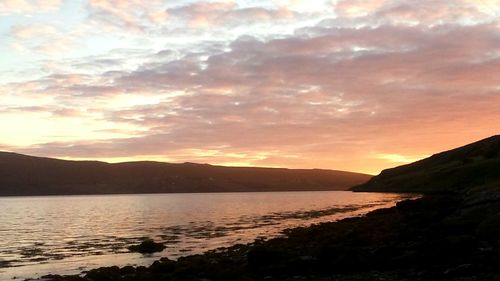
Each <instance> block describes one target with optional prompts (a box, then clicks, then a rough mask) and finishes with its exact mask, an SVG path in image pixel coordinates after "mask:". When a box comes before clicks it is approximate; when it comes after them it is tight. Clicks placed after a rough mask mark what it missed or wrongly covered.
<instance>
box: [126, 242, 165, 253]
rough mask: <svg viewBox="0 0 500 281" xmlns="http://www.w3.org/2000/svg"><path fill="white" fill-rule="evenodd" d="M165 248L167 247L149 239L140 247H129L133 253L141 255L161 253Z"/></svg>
mask: <svg viewBox="0 0 500 281" xmlns="http://www.w3.org/2000/svg"><path fill="white" fill-rule="evenodd" d="M165 248H167V247H166V246H165V245H163V244H161V243H156V242H155V241H153V240H151V239H148V240H144V241H142V242H141V244H139V245H132V246H130V247H128V249H129V250H130V251H131V252H138V253H141V254H150V253H155V252H161V251H163V250H164V249H165Z"/></svg>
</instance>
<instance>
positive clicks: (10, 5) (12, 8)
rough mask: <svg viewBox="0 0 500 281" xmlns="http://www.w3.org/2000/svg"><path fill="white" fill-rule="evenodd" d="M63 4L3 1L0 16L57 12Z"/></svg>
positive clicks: (38, 0) (52, 0)
mask: <svg viewBox="0 0 500 281" xmlns="http://www.w3.org/2000/svg"><path fill="white" fill-rule="evenodd" d="M62 4H63V1H62V0H3V1H1V2H0V15H1V14H7V15H9V14H19V13H45V12H51V11H57V10H58V9H60V8H61V6H62Z"/></svg>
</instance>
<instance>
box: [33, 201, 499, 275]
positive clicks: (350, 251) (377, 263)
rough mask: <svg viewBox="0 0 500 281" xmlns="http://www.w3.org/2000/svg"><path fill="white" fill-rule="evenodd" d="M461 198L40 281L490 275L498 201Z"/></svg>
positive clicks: (402, 205) (403, 205) (494, 270)
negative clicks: (146, 263)
mask: <svg viewBox="0 0 500 281" xmlns="http://www.w3.org/2000/svg"><path fill="white" fill-rule="evenodd" d="M465 201H466V200H465V199H464V198H462V197H459V196H456V195H453V194H449V195H443V194H441V195H426V196H424V197H422V198H419V199H413V200H405V201H401V202H399V203H397V204H396V206H394V207H391V208H383V209H378V210H375V211H372V212H370V213H368V214H366V215H364V216H361V217H353V218H346V219H342V220H339V221H336V222H325V223H320V224H317V225H312V226H309V227H299V228H294V229H290V230H287V231H286V232H285V233H286V235H287V236H286V237H284V238H283V237H280V238H272V239H269V240H265V241H255V242H254V243H251V244H247V245H234V246H232V247H228V248H224V249H219V250H214V251H209V252H207V253H205V254H201V255H192V256H187V257H181V258H179V259H178V260H177V261H173V260H169V259H167V258H162V259H159V260H157V261H155V262H154V263H153V264H152V265H150V266H148V267H145V266H138V267H132V266H125V267H122V268H119V267H116V266H115V267H103V268H97V269H93V270H90V271H88V272H87V273H85V274H84V275H81V276H78V275H73V276H60V275H47V276H44V277H43V278H45V279H43V280H56V281H88V280H94V281H100V280H111V281H115V280H117V281H118V280H389V281H391V280H394V281H395V280H409V281H413V280H415V281H416V280H478V281H479V280H496V278H500V270H499V269H498V262H497V261H498V260H500V243H497V238H496V236H495V235H496V234H497V232H498V231H497V230H496V229H494V228H490V227H486V226H485V223H486V224H487V223H490V224H492V223H496V221H493V222H491V221H490V222H489V220H491V218H490V215H491V212H490V211H488V210H491V208H492V204H494V206H497V205H498V204H497V202H493V203H491V202H490V203H487V204H483V205H482V206H475V207H474V210H472V211H471V210H469V209H467V208H468V207H467V206H466V204H464V202H465ZM499 229H500V228H499ZM495 231H497V232H495ZM27 280H30V279H27ZM31 280H36V279H31Z"/></svg>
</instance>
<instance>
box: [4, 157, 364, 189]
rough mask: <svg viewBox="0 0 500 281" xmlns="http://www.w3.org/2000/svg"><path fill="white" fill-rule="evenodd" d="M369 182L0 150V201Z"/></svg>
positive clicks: (320, 172)
mask: <svg viewBox="0 0 500 281" xmlns="http://www.w3.org/2000/svg"><path fill="white" fill-rule="evenodd" d="M370 177H371V175H366V174H361V173H354V172H347V171H337V170H325V169H287V168H268V167H226V166H216V165H210V164H197V163H190V162H185V163H179V164H177V163H166V162H157V161H132V162H120V163H107V162H102V161H94V160H84V161H78V160H61V159H56V158H49V157H37V156H30V155H24V154H19V153H15V152H3V151H0V196H16V195H83V194H130V193H132V194H134V193H182V192H243V191H245V192H249V191H259V192H260V191H309V190H311V191H316V190H347V189H348V188H349V187H351V186H353V185H355V184H359V183H362V182H365V181H366V180H368V179H369V178H370Z"/></svg>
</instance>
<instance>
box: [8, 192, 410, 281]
mask: <svg viewBox="0 0 500 281" xmlns="http://www.w3.org/2000/svg"><path fill="white" fill-rule="evenodd" d="M408 197H409V195H397V194H380V193H378V194H377V193H351V192H342V191H330V192H279V193H278V192H269V193H210V194H206V193H205V194H202V193H198V194H148V195H107V196H51V197H48V196H47V197H10V198H9V197H4V198H0V238H1V239H0V279H1V280H4V279H10V278H13V276H16V277H18V278H20V277H21V278H28V277H36V276H41V275H43V274H47V273H61V274H70V273H71V274H74V273H77V272H80V271H82V270H86V269H90V268H93V267H97V266H104V265H115V264H116V265H127V264H135V265H138V264H148V263H151V262H152V261H153V260H154V259H157V258H158V257H161V256H167V257H169V258H174V259H175V258H178V257H180V256H185V255H189V254H194V253H202V252H204V251H207V250H210V249H215V248H219V247H227V246H231V245H234V244H238V243H249V242H252V241H254V240H255V239H256V238H263V237H273V236H277V235H280V233H281V231H282V230H284V229H286V228H290V227H296V226H304V225H309V224H312V223H319V222H324V221H329V220H335V219H339V218H343V217H348V216H354V215H359V214H362V213H366V212H367V211H370V210H373V209H376V208H380V207H386V206H391V205H393V204H394V203H395V202H397V201H398V200H401V199H404V198H408ZM145 238H153V239H154V240H156V241H158V242H163V243H165V244H166V246H167V249H165V250H164V251H163V252H161V253H157V254H154V255H146V256H144V255H140V254H136V253H129V251H128V250H127V247H128V246H130V245H131V244H135V243H137V242H139V241H141V240H143V239H145Z"/></svg>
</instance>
